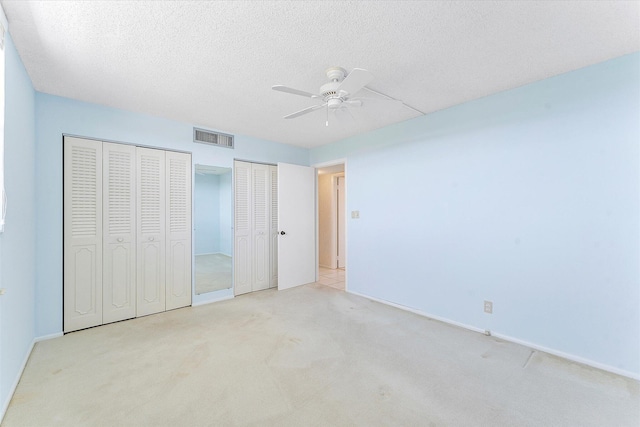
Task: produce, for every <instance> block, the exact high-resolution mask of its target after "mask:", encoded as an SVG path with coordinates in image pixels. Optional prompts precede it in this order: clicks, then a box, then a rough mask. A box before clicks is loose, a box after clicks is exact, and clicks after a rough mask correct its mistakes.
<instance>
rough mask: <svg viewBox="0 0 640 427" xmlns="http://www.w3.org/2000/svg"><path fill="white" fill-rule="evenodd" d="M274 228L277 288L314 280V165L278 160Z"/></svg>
mask: <svg viewBox="0 0 640 427" xmlns="http://www.w3.org/2000/svg"><path fill="white" fill-rule="evenodd" d="M278 227H279V229H280V236H279V241H278V289H281V290H282V289H288V288H292V287H294V286H299V285H304V284H306V283H310V282H314V281H315V280H316V263H315V260H316V241H315V237H316V231H315V169H314V168H311V167H308V166H298V165H291V164H287V163H278Z"/></svg>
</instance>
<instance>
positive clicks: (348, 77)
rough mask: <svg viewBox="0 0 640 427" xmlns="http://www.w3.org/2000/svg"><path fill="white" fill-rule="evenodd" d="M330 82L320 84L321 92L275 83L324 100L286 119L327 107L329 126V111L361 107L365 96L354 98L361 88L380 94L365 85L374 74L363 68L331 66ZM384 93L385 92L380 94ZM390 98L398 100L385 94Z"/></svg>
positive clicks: (293, 91) (275, 87) (283, 88)
mask: <svg viewBox="0 0 640 427" xmlns="http://www.w3.org/2000/svg"><path fill="white" fill-rule="evenodd" d="M326 74H327V78H328V79H329V82H328V83H325V84H323V85H322V86H320V94H319V95H316V94H313V93H309V92H305V91H303V90H299V89H293V88H290V87H287V86H282V85H275V86H272V87H271V88H272V89H273V90H277V91H280V92H286V93H292V94H294V95H300V96H305V97H308V98H313V99H319V100H322V103H321V104H317V105H313V106H311V107H307V108H305V109H304V110H300V111H296V112H295V113H292V114H289V115H287V116H284V118H285V119H293V118H296V117H300V116H302V115H304V114H307V113H310V112H312V111H316V110H320V109H322V108H325V107H326V109H327V121H326V126H329V111H330V110H333V111H336V110H338V109H342V108H351V107H360V106H361V105H362V100H363V99H365V98H354V97H353V95H354V94H355V93H357V92H358V91H360V90H361V89H367V90H369V91H371V92H373V93H377V94H380V93H379V92H376V91H374V90H371V89H369V88H366V87H365V86H366V85H367V84H369V83H371V81H373V75H372V74H371V73H370V72H369V71H367V70H363V69H362V68H354V69H353V70H352V71H351V72H350V73H348V74H347V71H346V70H345V69H344V68H341V67H331V68H329V69H327V71H326ZM380 95H383V94H380ZM383 96H385V97H386V98H388V100H391V101H396V102H400V101H397V100H395V99H393V98H390V97H387V96H386V95H383Z"/></svg>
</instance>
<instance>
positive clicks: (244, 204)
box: [233, 161, 253, 295]
mask: <svg viewBox="0 0 640 427" xmlns="http://www.w3.org/2000/svg"><path fill="white" fill-rule="evenodd" d="M233 180H234V201H235V202H234V210H235V212H234V215H233V217H234V242H233V243H234V244H233V248H234V254H233V277H234V286H233V289H234V294H235V295H241V294H246V293H247V292H251V268H252V267H251V264H252V263H251V207H252V206H253V199H252V197H251V196H252V192H251V187H250V182H251V163H247V162H239V161H235V162H234V165H233Z"/></svg>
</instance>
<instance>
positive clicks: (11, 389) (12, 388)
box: [0, 340, 36, 423]
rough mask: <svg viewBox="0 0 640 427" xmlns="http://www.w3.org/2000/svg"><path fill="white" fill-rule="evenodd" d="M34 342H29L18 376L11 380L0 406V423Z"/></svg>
mask: <svg viewBox="0 0 640 427" xmlns="http://www.w3.org/2000/svg"><path fill="white" fill-rule="evenodd" d="M35 343H36V341H35V340H33V341H31V345H30V346H29V350H28V351H27V353H26V354H25V356H24V360H23V361H22V365H20V369H18V374H17V375H16V378H15V379H14V380H13V384H11V387H10V388H9V393H8V394H7V399H6V401H5V402H3V404H2V408H0V423H2V419H3V418H4V414H6V413H7V409H8V408H9V403H11V399H13V393H15V392H16V388H17V387H18V383H19V382H20V378H21V377H22V373H23V372H24V368H26V366H27V362H28V361H29V357H30V356H31V352H32V351H33V346H34V345H35Z"/></svg>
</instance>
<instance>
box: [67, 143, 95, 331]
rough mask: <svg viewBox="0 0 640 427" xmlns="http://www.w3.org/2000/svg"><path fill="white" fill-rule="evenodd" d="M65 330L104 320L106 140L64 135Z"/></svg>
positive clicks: (81, 327)
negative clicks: (103, 177) (103, 268)
mask: <svg viewBox="0 0 640 427" xmlns="http://www.w3.org/2000/svg"><path fill="white" fill-rule="evenodd" d="M63 212H64V273H63V274H64V328H63V329H64V331H65V332H70V331H75V330H78V329H83V328H88V327H91V326H96V325H100V324H102V143H101V142H98V141H91V140H84V139H80V138H72V137H65V138H64V209H63Z"/></svg>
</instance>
